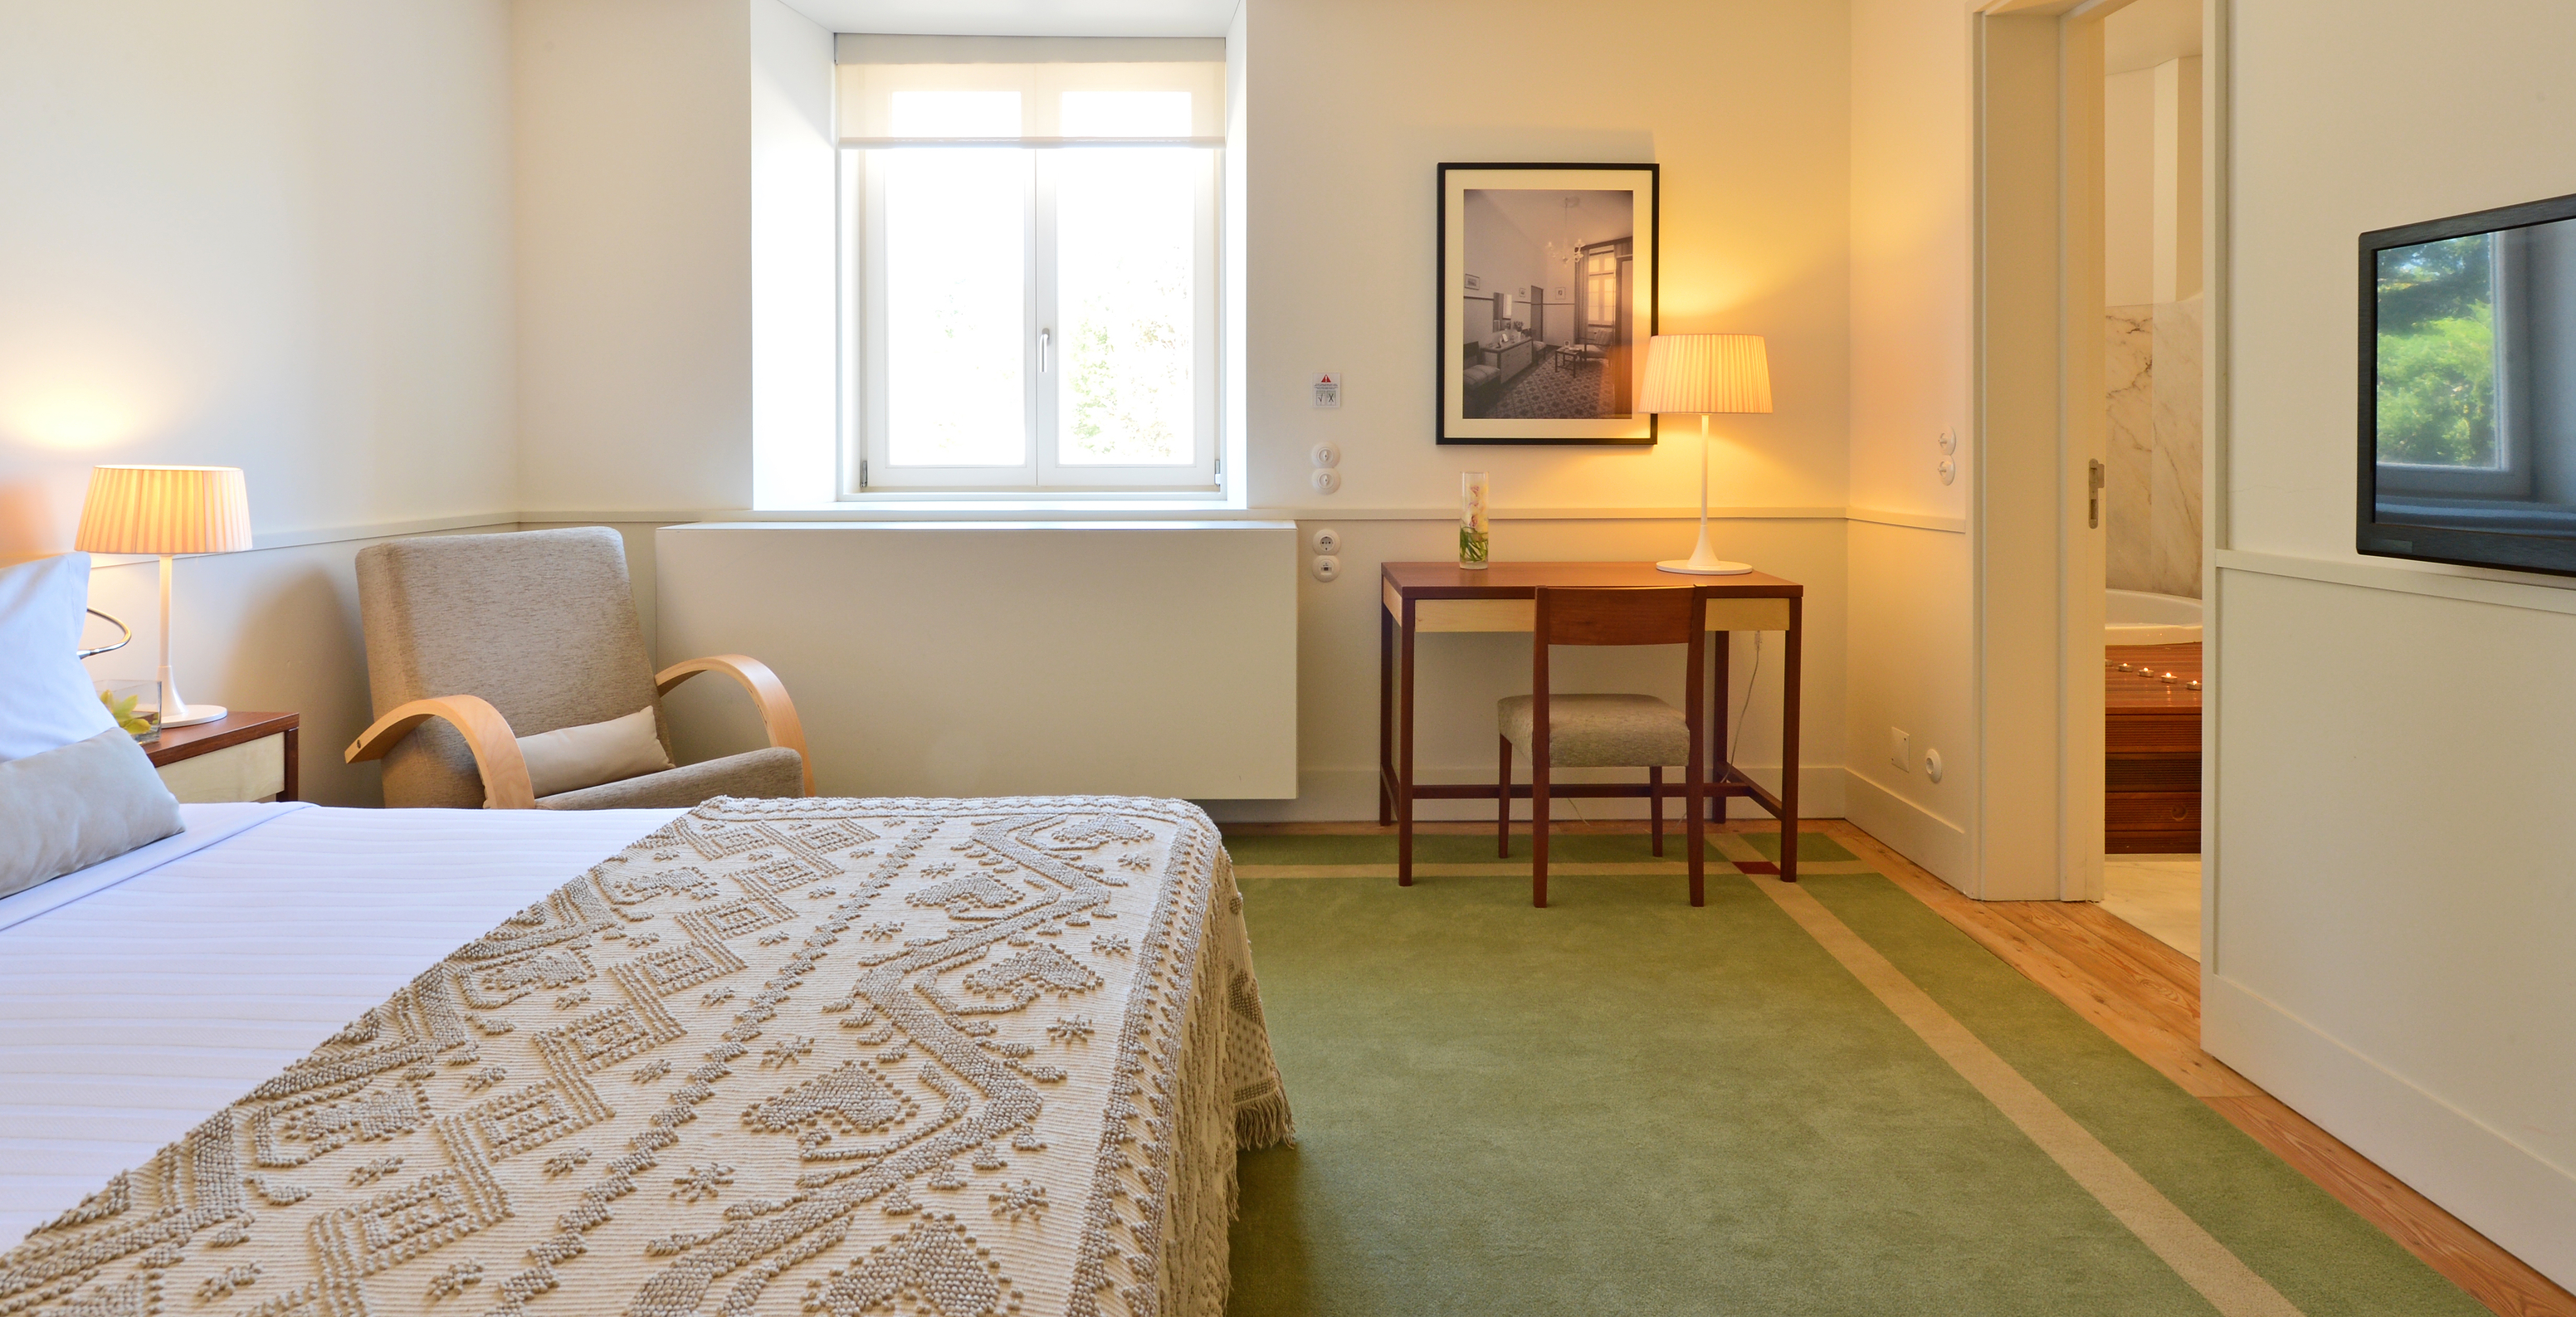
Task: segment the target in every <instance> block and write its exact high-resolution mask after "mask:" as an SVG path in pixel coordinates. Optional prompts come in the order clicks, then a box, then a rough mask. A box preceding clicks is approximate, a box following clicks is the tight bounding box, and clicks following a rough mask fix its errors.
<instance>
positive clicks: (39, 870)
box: [0, 727, 184, 896]
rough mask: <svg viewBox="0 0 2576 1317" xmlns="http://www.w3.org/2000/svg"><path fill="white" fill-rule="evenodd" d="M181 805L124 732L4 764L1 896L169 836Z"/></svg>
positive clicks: (0, 775)
mask: <svg viewBox="0 0 2576 1317" xmlns="http://www.w3.org/2000/svg"><path fill="white" fill-rule="evenodd" d="M182 826H184V825H182V824H181V823H180V822H179V800H178V798H177V797H175V796H173V795H171V794H170V789H169V788H168V787H165V786H163V785H161V775H160V774H159V773H156V772H154V771H153V769H152V761H151V760H150V759H149V758H147V757H145V755H144V753H143V749H142V747H140V746H137V745H136V744H135V743H134V738H133V737H132V736H129V735H127V734H126V733H125V732H123V731H120V730H118V729H117V728H114V727H110V728H108V729H107V730H106V731H104V732H101V733H99V734H98V735H96V736H93V737H90V738H88V739H86V740H81V741H74V742H72V743H71V744H70V745H66V746H59V747H56V748H55V749H52V750H47V751H45V752H44V753H42V754H32V755H28V756H26V757H25V758H22V759H12V760H10V761H9V762H8V763H5V764H0V896H7V895H9V894H10V893H12V892H23V891H25V890H27V889H28V888H30V887H33V886H35V885H36V884H38V883H42V882H47V881H50V880H52V879H55V878H60V877H62V876H63V875H64V874H67V873H70V872H72V871H74V870H76V869H86V868H88V867H89V866H91V865H93V864H96V863H98V862H99V861H101V860H112V859H114V858H116V857H117V856H119V855H123V854H124V853H126V852H127V851H130V850H133V849H134V848H135V847H137V846H143V845H148V844H150V843H152V842H156V841H159V840H161V839H162V838H163V837H167V836H170V835H172V834H174V833H176V832H178V831H179V830H180V828H181V827H182Z"/></svg>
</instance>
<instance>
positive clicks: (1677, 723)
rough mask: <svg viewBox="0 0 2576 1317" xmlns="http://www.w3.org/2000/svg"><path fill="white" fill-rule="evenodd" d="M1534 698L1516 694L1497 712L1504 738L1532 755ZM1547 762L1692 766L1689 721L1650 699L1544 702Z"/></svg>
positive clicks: (1555, 698)
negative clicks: (1545, 710) (1545, 704)
mask: <svg viewBox="0 0 2576 1317" xmlns="http://www.w3.org/2000/svg"><path fill="white" fill-rule="evenodd" d="M1537 703H1538V701H1537V698H1536V697H1535V696H1529V695H1514V696H1510V697H1508V698H1506V699H1504V700H1503V701H1502V702H1501V703H1500V704H1499V705H1498V706H1497V707H1496V710H1495V713H1496V715H1497V721H1498V722H1499V723H1500V724H1501V731H1502V734H1503V739H1504V740H1506V741H1509V742H1511V743H1512V748H1513V749H1515V750H1518V751H1520V752H1521V753H1522V754H1523V755H1528V754H1530V753H1531V746H1530V732H1531V724H1532V723H1533V722H1534V721H1535V720H1534V719H1533V718H1532V717H1531V710H1532V709H1533V708H1535V707H1536V705H1537ZM1547 714H1548V716H1547V758H1548V763H1549V764H1550V765H1551V766H1553V767H1556V768H1644V767H1646V766H1648V765H1663V766H1667V767H1670V766H1675V765H1681V764H1687V763H1689V762H1690V748H1691V734H1690V722H1689V720H1687V719H1685V718H1684V717H1683V716H1682V711H1681V710H1679V709H1676V708H1674V707H1673V706H1671V705H1669V704H1666V703H1665V702H1663V701H1662V700H1659V699H1656V698H1655V697H1654V696H1652V695H1557V696H1552V697H1550V698H1549V700H1548V709H1547Z"/></svg>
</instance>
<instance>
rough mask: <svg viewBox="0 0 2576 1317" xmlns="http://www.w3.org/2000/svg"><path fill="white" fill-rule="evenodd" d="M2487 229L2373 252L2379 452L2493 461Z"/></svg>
mask: <svg viewBox="0 0 2576 1317" xmlns="http://www.w3.org/2000/svg"><path fill="white" fill-rule="evenodd" d="M2494 241H2495V240H2494V237H2493V236H2492V235H2490V234H2483V233H2482V234H2476V235H2473V236H2470V237H2466V238H2451V239H2447V240H2444V241H2442V242H2428V243H2424V244H2422V245H2420V246H2415V247H2399V248H2393V249H2391V250H2388V251H2384V252H2381V253H2380V254H2379V370H2378V417H2379V460H2380V461H2382V462H2404V463H2413V464H2419V465H2425V466H2455V467H2494V466H2497V465H2498V464H2499V463H2498V460H2497V452H2496V370H2495V358H2496V343H2495V293H2494V278H2493V270H2494Z"/></svg>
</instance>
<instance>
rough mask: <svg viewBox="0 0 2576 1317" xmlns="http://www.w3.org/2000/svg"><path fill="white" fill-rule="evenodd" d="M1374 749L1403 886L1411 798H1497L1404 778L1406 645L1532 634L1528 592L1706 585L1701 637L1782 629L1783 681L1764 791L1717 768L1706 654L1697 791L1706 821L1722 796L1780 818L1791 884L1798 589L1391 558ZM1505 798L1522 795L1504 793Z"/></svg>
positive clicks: (1623, 567)
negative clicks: (1702, 778) (1776, 756)
mask: <svg viewBox="0 0 2576 1317" xmlns="http://www.w3.org/2000/svg"><path fill="white" fill-rule="evenodd" d="M1378 584H1379V597H1380V599H1381V601H1382V602H1383V603H1384V605H1385V607H1384V608H1383V609H1382V610H1380V612H1379V614H1378V629H1377V635H1378V648H1377V660H1378V665H1377V714H1378V717H1377V751H1378V811H1377V821H1378V822H1379V823H1382V824H1383V823H1392V824H1394V825H1395V828H1396V834H1395V835H1396V843H1395V871H1396V881H1397V882H1399V883H1403V884H1405V885H1408V886H1410V885H1411V884H1412V882H1413V802H1414V801H1415V800H1416V799H1431V800H1499V799H1500V797H1501V794H1502V791H1503V790H1504V789H1505V788H1503V787H1500V786H1487V785H1482V784H1458V785H1449V784H1443V785H1439V786H1420V785H1417V784H1416V783H1415V782H1414V780H1413V641H1414V637H1416V636H1418V635H1421V634H1423V633H1425V632H1435V633H1436V632H1444V631H1530V630H1532V629H1534V628H1535V626H1536V624H1537V612H1538V594H1537V591H1538V587H1540V586H1543V585H1544V586H1587V587H1594V588H1629V589H1647V588H1653V587H1664V588H1671V587H1675V586H1695V585H1696V586H1713V587H1716V588H1717V589H1719V590H1721V591H1723V592H1724V593H1723V595H1722V596H1721V597H1718V598H1713V599H1711V600H1709V601H1708V629H1709V630H1711V631H1714V632H1730V631H1784V632H1787V633H1788V637H1789V643H1788V660H1787V663H1788V666H1787V669H1786V670H1785V672H1784V674H1783V676H1782V680H1781V688H1782V690H1781V695H1782V703H1783V708H1782V710H1781V717H1780V728H1781V746H1780V792H1779V794H1778V795H1773V794H1772V793H1771V792H1770V791H1769V790H1767V789H1765V788H1764V787H1763V786H1762V785H1761V784H1760V783H1757V782H1755V781H1754V780H1753V779H1752V778H1750V777H1748V776H1746V775H1745V773H1744V772H1743V771H1742V770H1741V769H1738V768H1737V767H1736V766H1735V765H1734V764H1732V763H1730V762H1728V761H1727V759H1726V757H1725V750H1726V740H1727V737H1726V721H1727V705H1726V660H1727V654H1726V649H1727V647H1726V645H1725V643H1724V642H1723V641H1721V642H1720V643H1717V644H1714V645H1711V646H1709V647H1708V648H1709V654H1710V668H1711V669H1712V671H1711V672H1710V673H1708V674H1696V673H1695V674H1693V679H1694V680H1701V681H1707V680H1714V681H1715V682H1716V684H1717V685H1716V690H1717V695H1716V698H1715V700H1714V701H1713V702H1712V703H1711V704H1710V706H1709V707H1710V709H1711V710H1712V716H1711V717H1710V719H1709V733H1710V746H1709V751H1708V754H1707V755H1706V757H1705V760H1706V762H1707V764H1708V765H1709V766H1710V767H1709V771H1710V773H1711V777H1710V779H1709V781H1708V782H1707V783H1706V784H1705V786H1704V788H1703V789H1704V790H1705V791H1706V792H1707V793H1708V796H1709V804H1708V807H1709V811H1710V817H1711V818H1722V817H1724V812H1725V802H1726V800H1727V798H1728V797H1730V796H1744V797H1746V798H1748V799H1750V800H1752V801H1753V802H1754V803H1755V804H1757V805H1760V806H1761V807H1762V808H1763V809H1765V810H1768V811H1770V813H1771V814H1772V815H1773V816H1774V817H1776V818H1778V819H1779V820H1780V877H1781V879H1782V880H1783V881H1787V882H1796V881H1797V879H1798V675H1799V674H1798V669H1799V657H1800V656H1799V646H1800V644H1801V642H1802V641H1803V640H1804V639H1805V632H1804V628H1803V626H1802V624H1801V618H1800V612H1801V609H1802V608H1803V606H1804V603H1805V598H1806V593H1807V588H1806V587H1805V586H1803V585H1800V584H1798V583H1797V582H1795V581H1784V580H1782V579H1780V578H1779V577H1777V576H1768V575H1765V574H1763V573H1761V572H1753V573H1750V574H1747V575H1743V576H1683V575H1680V574H1678V573H1674V572H1663V571H1657V570H1655V565H1654V564H1653V563H1645V562H1498V563H1495V564H1493V565H1492V566H1490V567H1487V568H1486V569H1485V570H1483V571H1468V570H1465V569H1463V568H1461V567H1459V566H1458V565H1457V564H1456V563H1448V562H1391V563H1387V564H1386V565H1385V567H1384V570H1383V571H1382V572H1381V573H1380V575H1379V582H1378ZM1509 790H1510V791H1511V793H1512V795H1513V797H1514V798H1515V799H1517V798H1521V797H1525V796H1527V795H1528V794H1529V788H1528V787H1527V786H1523V785H1514V786H1512V787H1510V788H1509ZM1645 790H1646V788H1643V787H1638V786H1632V785H1628V784H1625V783H1575V784H1566V785H1551V786H1550V787H1549V788H1548V794H1549V795H1550V796H1609V795H1618V796H1627V795H1640V794H1643V793H1644V792H1645ZM1688 791H1689V784H1688V783H1686V782H1675V783H1666V784H1665V786H1664V787H1663V788H1662V794H1664V795H1668V796H1681V795H1685V794H1687V793H1688Z"/></svg>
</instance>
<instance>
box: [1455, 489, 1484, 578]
mask: <svg viewBox="0 0 2576 1317" xmlns="http://www.w3.org/2000/svg"><path fill="white" fill-rule="evenodd" d="M1488 544H1489V540H1488V538H1487V535H1486V529H1485V473H1484V472H1482V471H1468V472H1464V473H1462V474H1461V475H1460V476H1459V477H1458V565H1459V566H1460V567H1463V568H1466V569H1467V570H1469V571H1476V572H1481V571H1483V570H1485V556H1486V549H1487V546H1488Z"/></svg>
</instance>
